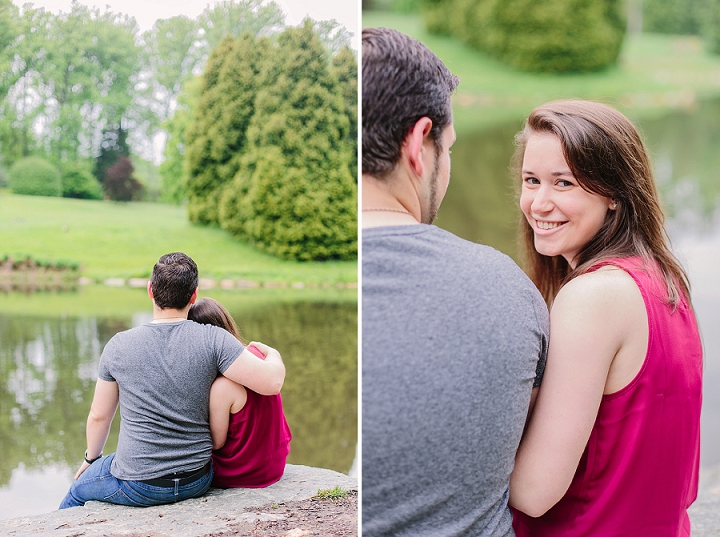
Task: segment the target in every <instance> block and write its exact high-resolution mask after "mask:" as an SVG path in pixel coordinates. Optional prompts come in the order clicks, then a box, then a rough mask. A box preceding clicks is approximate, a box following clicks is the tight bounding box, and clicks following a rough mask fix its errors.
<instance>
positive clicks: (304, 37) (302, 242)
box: [221, 20, 357, 260]
mask: <svg viewBox="0 0 720 537" xmlns="http://www.w3.org/2000/svg"><path fill="white" fill-rule="evenodd" d="M270 57H271V58H272V61H270V62H268V63H267V64H266V66H267V70H266V72H265V77H264V80H265V81H266V82H265V83H264V84H263V85H262V86H261V88H262V89H260V90H259V91H258V93H257V97H256V101H255V114H254V115H253V117H252V120H251V122H250V125H249V128H248V131H247V140H248V148H247V152H246V154H245V155H244V157H243V159H242V167H241V169H240V170H239V172H238V173H237V175H236V176H235V179H234V181H233V183H232V185H231V186H230V187H228V188H227V189H226V191H225V195H224V198H223V205H222V208H221V223H222V226H223V227H224V228H225V229H227V230H228V231H230V232H231V233H233V234H234V235H236V236H238V237H240V238H244V239H247V240H250V241H251V242H252V243H254V244H256V245H258V246H259V247H260V248H262V249H264V250H267V251H269V252H271V253H273V254H275V255H278V256H280V257H284V258H289V259H299V260H311V259H338V258H340V259H348V258H352V257H354V256H356V255H357V210H356V206H357V188H356V185H355V182H354V181H353V177H352V176H351V172H350V169H351V165H350V163H351V161H352V160H353V159H355V155H354V154H353V146H352V144H351V143H349V140H348V134H349V131H350V121H349V120H348V116H347V104H346V102H345V100H344V98H343V93H342V88H341V86H340V83H339V81H338V79H337V77H336V75H335V73H333V72H332V71H331V68H330V60H329V58H328V56H327V52H326V50H325V49H324V47H323V45H322V43H321V42H320V39H319V38H318V36H317V34H315V32H314V31H313V26H312V21H310V20H306V21H305V24H304V25H303V26H302V27H300V28H291V29H288V30H286V31H285V32H283V33H282V34H281V35H280V36H279V39H278V44H277V46H276V47H275V48H274V50H273V51H272V54H271V56H270ZM269 81H274V83H268V82H269Z"/></svg>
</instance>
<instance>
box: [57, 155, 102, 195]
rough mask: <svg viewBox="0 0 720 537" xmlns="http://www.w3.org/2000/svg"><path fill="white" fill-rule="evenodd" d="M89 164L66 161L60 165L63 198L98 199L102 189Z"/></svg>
mask: <svg viewBox="0 0 720 537" xmlns="http://www.w3.org/2000/svg"><path fill="white" fill-rule="evenodd" d="M89 168H90V166H89V165H83V164H82V163H74V162H66V163H63V165H62V166H61V167H60V169H61V174H62V195H63V197H64V198H78V199H90V200H99V199H102V198H103V194H104V193H103V189H102V186H101V185H100V183H99V182H98V180H97V179H95V176H94V175H93V174H92V173H91V172H90V169H89Z"/></svg>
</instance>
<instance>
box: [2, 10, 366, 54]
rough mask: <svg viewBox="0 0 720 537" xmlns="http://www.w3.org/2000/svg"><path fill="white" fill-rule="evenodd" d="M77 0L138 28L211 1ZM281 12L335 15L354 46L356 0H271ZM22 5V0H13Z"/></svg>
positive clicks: (292, 16)
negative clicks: (120, 16)
mask: <svg viewBox="0 0 720 537" xmlns="http://www.w3.org/2000/svg"><path fill="white" fill-rule="evenodd" d="M79 2H80V4H83V5H86V6H93V7H97V8H99V9H100V10H104V9H105V6H109V7H110V10H111V11H114V12H120V13H126V14H128V15H130V16H132V17H135V20H136V21H137V23H138V25H139V26H140V30H141V31H145V30H148V29H150V28H152V25H153V24H154V23H155V21H156V20H158V19H168V18H170V17H174V16H175V15H187V16H188V17H190V18H195V17H196V16H197V15H199V14H200V13H201V12H202V11H203V9H205V7H206V6H207V5H208V4H210V5H214V4H216V3H217V2H216V1H215V0H79ZM275 2H276V3H277V4H278V5H279V6H280V7H281V8H282V10H283V11H284V12H285V23H286V24H288V25H289V26H297V25H298V24H300V23H301V22H302V20H303V19H304V18H305V17H307V16H309V17H310V18H312V19H314V20H318V21H320V20H329V19H335V20H337V21H338V22H339V23H340V24H342V25H343V26H345V28H347V29H348V31H349V32H350V33H352V34H353V38H352V42H351V46H352V47H353V48H354V49H355V50H357V49H358V43H359V41H358V28H359V24H360V22H359V21H360V0H275ZM13 3H14V4H16V5H18V6H22V5H23V4H24V3H26V1H25V0H13ZM27 3H31V4H33V5H35V6H36V7H44V8H45V9H47V10H48V11H51V12H53V13H58V12H60V11H64V12H67V11H70V5H71V3H72V0H28V2H27Z"/></svg>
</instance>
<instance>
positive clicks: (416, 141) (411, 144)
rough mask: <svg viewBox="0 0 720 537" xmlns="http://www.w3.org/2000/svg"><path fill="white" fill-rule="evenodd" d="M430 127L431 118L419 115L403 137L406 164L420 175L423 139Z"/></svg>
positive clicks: (422, 164) (422, 162)
mask: <svg viewBox="0 0 720 537" xmlns="http://www.w3.org/2000/svg"><path fill="white" fill-rule="evenodd" d="M431 129H432V120H431V119H430V118H429V117H421V118H420V119H418V120H417V123H415V125H413V127H412V128H411V129H410V132H408V135H407V136H406V137H405V144H404V149H405V151H406V154H407V158H408V164H409V165H410V168H411V169H412V170H413V171H414V172H415V173H416V174H418V175H422V174H423V172H424V171H425V161H424V160H423V151H425V140H426V139H427V136H428V135H429V134H430V130H431Z"/></svg>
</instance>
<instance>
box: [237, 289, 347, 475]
mask: <svg viewBox="0 0 720 537" xmlns="http://www.w3.org/2000/svg"><path fill="white" fill-rule="evenodd" d="M236 320H237V321H238V323H239V324H240V328H241V330H242V332H243V335H244V337H246V338H248V339H257V340H261V341H263V342H265V343H267V344H269V345H272V346H274V347H276V348H277V349H278V350H279V351H280V352H281V353H282V355H283V359H284V361H285V366H286V369H287V377H286V380H285V386H284V388H283V392H282V393H283V404H284V407H285V414H286V416H287V420H288V423H289V425H290V428H291V430H292V433H293V442H292V444H291V452H290V457H289V460H288V462H291V463H294V464H306V465H309V466H319V467H324V468H331V469H333V470H337V471H340V472H347V471H348V470H349V469H350V466H351V465H352V461H353V458H354V456H355V444H356V442H357V398H358V393H357V304H355V303H344V304H322V303H295V304H280V305H272V306H270V307H267V308H263V309H261V310H258V311H255V312H253V313H252V315H251V316H243V317H240V316H236Z"/></svg>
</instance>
